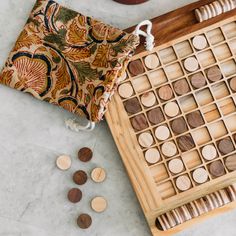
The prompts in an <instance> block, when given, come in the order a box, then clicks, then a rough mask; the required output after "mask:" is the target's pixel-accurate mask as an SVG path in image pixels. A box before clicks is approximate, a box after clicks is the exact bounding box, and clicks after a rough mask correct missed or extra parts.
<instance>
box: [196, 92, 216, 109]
mask: <svg viewBox="0 0 236 236" xmlns="http://www.w3.org/2000/svg"><path fill="white" fill-rule="evenodd" d="M196 98H197V102H198V104H199V105H200V106H204V105H206V104H209V103H211V102H213V101H214V99H213V97H212V95H211V92H210V90H209V89H208V88H205V89H203V90H200V91H197V92H196Z"/></svg>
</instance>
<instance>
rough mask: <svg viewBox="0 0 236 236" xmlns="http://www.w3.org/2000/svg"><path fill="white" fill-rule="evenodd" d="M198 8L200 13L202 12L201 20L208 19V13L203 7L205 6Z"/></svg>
mask: <svg viewBox="0 0 236 236" xmlns="http://www.w3.org/2000/svg"><path fill="white" fill-rule="evenodd" d="M199 9H200V11H201V14H202V20H203V21H205V20H208V14H207V11H206V9H205V6H202V7H200V8H199Z"/></svg>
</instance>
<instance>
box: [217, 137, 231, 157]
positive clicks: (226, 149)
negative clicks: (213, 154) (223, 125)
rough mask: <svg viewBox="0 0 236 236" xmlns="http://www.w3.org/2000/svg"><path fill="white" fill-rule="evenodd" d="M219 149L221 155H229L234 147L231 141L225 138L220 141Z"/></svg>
mask: <svg viewBox="0 0 236 236" xmlns="http://www.w3.org/2000/svg"><path fill="white" fill-rule="evenodd" d="M218 148H219V150H220V152H221V153H223V154H228V153H230V152H232V151H233V150H234V145H233V143H232V141H231V140H230V139H228V138H225V139H222V140H220V142H219V143H218Z"/></svg>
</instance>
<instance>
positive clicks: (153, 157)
mask: <svg viewBox="0 0 236 236" xmlns="http://www.w3.org/2000/svg"><path fill="white" fill-rule="evenodd" d="M145 159H146V161H147V162H148V163H149V164H155V163H157V162H158V161H159V160H160V159H161V155H160V152H159V151H158V150H157V149H156V148H150V149H148V150H147V151H146V153H145Z"/></svg>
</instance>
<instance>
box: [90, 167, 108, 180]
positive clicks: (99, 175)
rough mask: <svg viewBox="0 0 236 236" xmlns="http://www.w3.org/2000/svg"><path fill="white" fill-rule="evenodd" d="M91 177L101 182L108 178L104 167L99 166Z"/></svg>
mask: <svg viewBox="0 0 236 236" xmlns="http://www.w3.org/2000/svg"><path fill="white" fill-rule="evenodd" d="M91 178H92V180H93V181H94V182H96V183H101V182H103V181H104V180H105V179H106V171H105V170H104V169H103V168H100V167H97V168H95V169H93V170H92V173H91Z"/></svg>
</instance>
